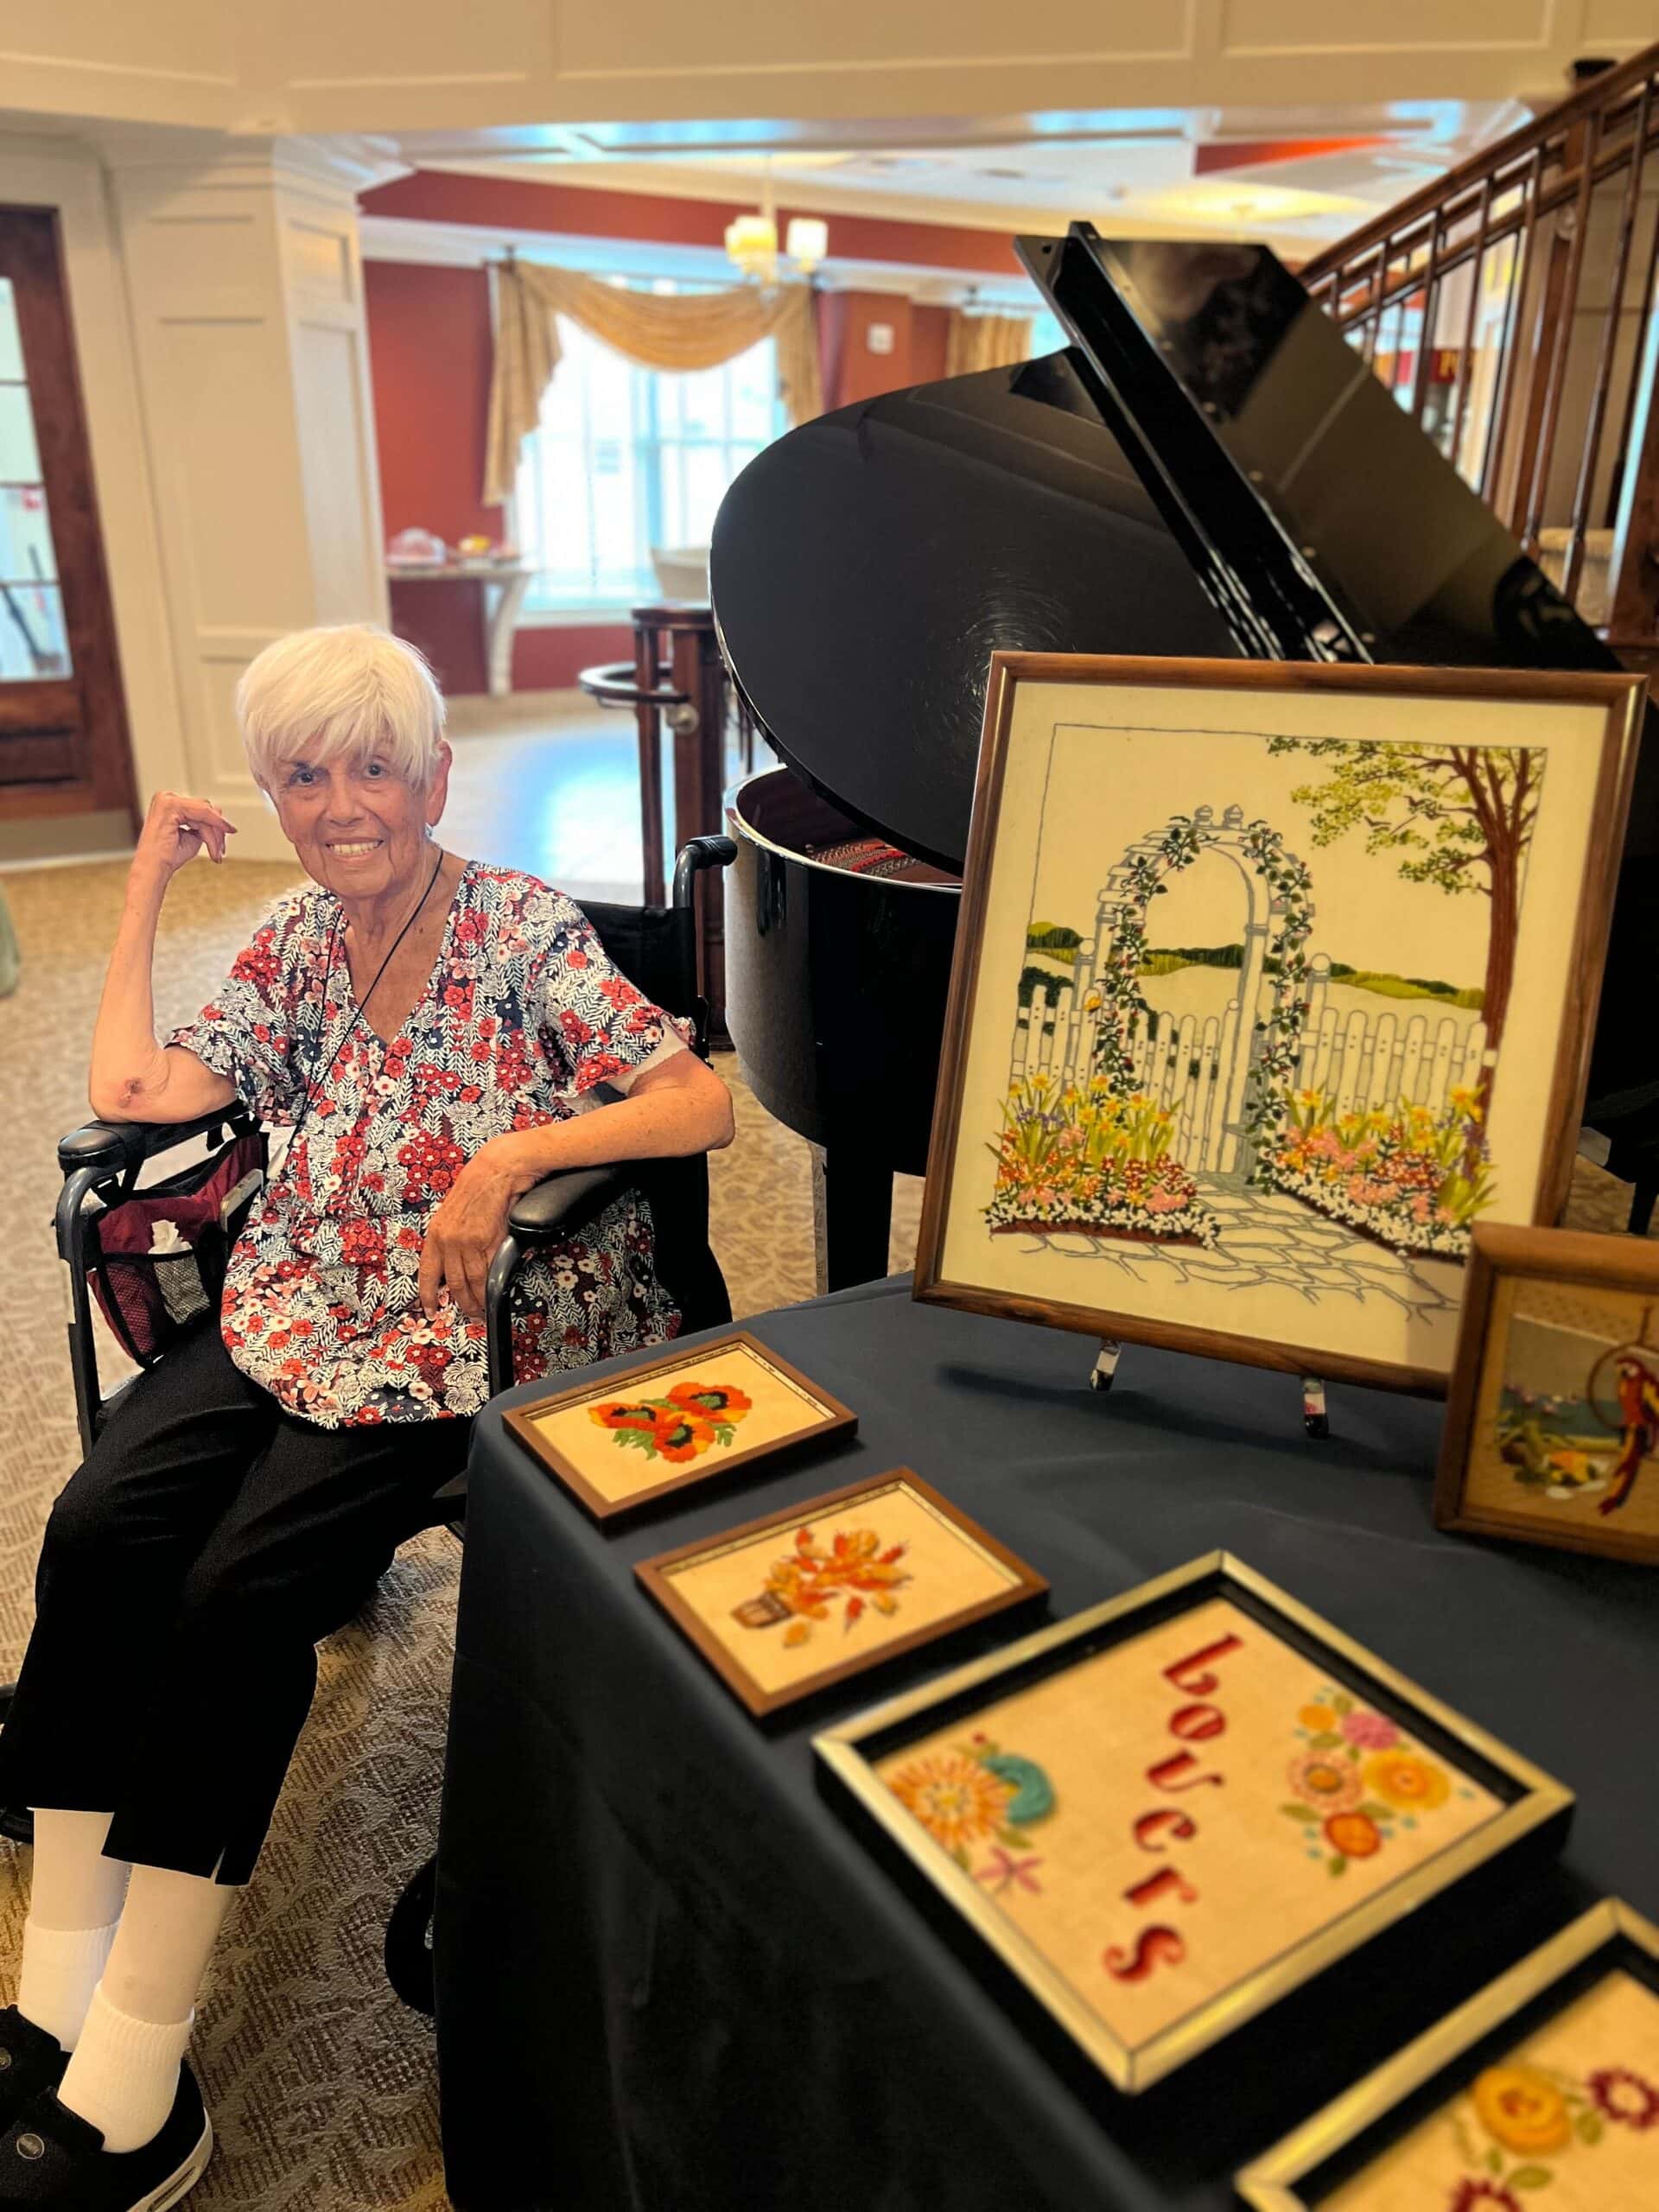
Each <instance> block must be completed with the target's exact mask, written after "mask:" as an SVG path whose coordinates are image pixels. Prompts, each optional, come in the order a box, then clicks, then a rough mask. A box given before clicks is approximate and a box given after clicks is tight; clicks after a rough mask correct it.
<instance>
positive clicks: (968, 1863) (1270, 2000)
mask: <svg viewBox="0 0 1659 2212" xmlns="http://www.w3.org/2000/svg"><path fill="white" fill-rule="evenodd" d="M817 1751H818V1754H819V1756H820V1758H823V1760H824V1762H825V1763H826V1764H827V1765H828V1766H829V1769H830V1770H832V1772H833V1773H834V1774H835V1775H836V1777H838V1778H839V1780H840V1781H841V1782H842V1783H844V1784H845V1785H846V1787H847V1788H848V1789H849V1790H851V1791H852V1793H853V1794H854V1796H855V1797H856V1798H857V1799H858V1800H859V1801H860V1802H861V1804H862V1805H863V1807H864V1808H866V1809H867V1810H868V1812H869V1813H870V1814H871V1815H873V1816H874V1820H875V1821H876V1822H877V1823H878V1824H879V1826H880V1828H881V1829H883V1830H885V1831H886V1833H887V1835H888V1836H889V1837H891V1838H892V1839H893V1841H894V1842H895V1843H896V1844H897V1845H898V1847H899V1849H900V1851H901V1852H902V1853H904V1855H905V1858H906V1859H908V1860H909V1861H910V1862H911V1863H912V1866H914V1867H916V1868H918V1869H919V1870H920V1872H921V1873H922V1874H923V1875H925V1877H926V1878H927V1880H928V1881H929V1882H930V1883H931V1885H932V1886H933V1888H934V1889H935V1890H936V1891H939V1892H940V1893H942V1894H943V1896H944V1898H945V1899H946V1901H947V1902H948V1904H950V1905H951V1906H952V1907H953V1908H954V1909H955V1910H956V1912H957V1914H959V1915H960V1916H961V1918H962V1920H963V1923H966V1929H965V1931H964V1940H967V1941H969V1942H971V1940H972V1939H973V1938H977V1939H978V1940H979V1941H980V1942H982V1943H983V1944H984V1945H985V1946H988V1948H989V1950H990V1951H991V1952H992V1953H994V1954H995V1955H996V1956H997V1957H998V1958H1000V1959H1001V1961H1002V1962H1003V1964H1004V1965H1005V1966H1006V1967H1009V1968H1011V1969H1012V1971H1013V1973H1014V1974H1015V1975H1016V1976H1017V1977H1018V1979H1019V1980H1020V1981H1021V1982H1023V1983H1024V1984H1025V1986H1026V1987H1027V1989H1028V1990H1029V1991H1031V1992H1032V1993H1033V1994H1034V1995H1035V1996H1036V1997H1037V1999H1039V2001H1040V2002H1041V2003H1042V2004H1043V2005H1044V2006H1045V2007H1046V2010H1047V2011H1048V2012H1049V2013H1050V2014H1051V2016H1052V2018H1054V2020H1055V2021H1056V2022H1057V2023H1058V2025H1059V2027H1060V2028H1061V2029H1062V2030H1063V2031H1065V2033H1067V2034H1068V2035H1070V2036H1071V2037H1072V2039H1073V2040H1074V2041H1075V2042H1076V2043H1077V2044H1079V2045H1081V2047H1082V2048H1083V2050H1084V2051H1085V2052H1086V2053H1087V2054H1088V2055H1089V2056H1090V2057H1091V2058H1092V2059H1093V2060H1094V2061H1095V2063H1096V2064H1097V2065H1098V2066H1099V2067H1100V2068H1101V2069H1102V2070H1103V2072H1104V2073H1105V2074H1106V2075H1107V2076H1108V2077H1109V2079H1110V2080H1111V2081H1112V2082H1114V2083H1116V2086H1117V2087H1118V2088H1120V2089H1122V2090H1126V2091H1128V2092H1129V2093H1130V2094H1135V2093H1136V2092H1138V2091H1140V2090H1142V2089H1145V2088H1149V2087H1150V2086H1151V2084H1152V2083H1153V2082H1157V2081H1159V2080H1160V2079H1162V2077H1163V2076H1164V2075H1167V2074H1169V2073H1171V2072H1173V2070H1174V2069H1176V2068H1177V2067H1179V2066H1181V2065H1184V2064H1185V2063H1186V2062H1187V2061H1188V2060H1189V2059H1191V2058H1193V2057H1195V2056H1197V2055H1198V2053H1199V2052H1200V2051H1202V2050H1206V2049H1208V2047H1209V2046H1210V2045H1211V2044H1214V2043H1216V2042H1217V2041H1218V2040H1219V2039H1220V2038H1221V2037H1223V2036H1224V2035H1226V2034H1228V2033H1230V2031H1232V2030H1233V2029H1234V2028H1236V2027H1240V2026H1242V2025H1243V2024H1244V2022H1245V2021H1247V2020H1249V2019H1252V2018H1255V2015H1256V2014H1258V2013H1259V2012H1263V2011H1264V2010H1265V2009H1266V2008H1267V2007H1268V2005H1272V2004H1274V2003H1275V2002H1277V2001H1278V1999H1281V1998H1282V1997H1285V1996H1287V1995H1288V1994H1289V1993H1290V1992H1291V1991H1292V1990H1294V1989H1295V1988H1298V1987H1300V1985H1301V1984H1302V1983H1304V1982H1306V1981H1307V1980H1309V1979H1311V1977H1312V1976H1313V1975H1314V1974H1318V1973H1320V1972H1321V1971H1323V1970H1324V1969H1325V1967H1330V1966H1332V1965H1334V1964H1335V1963H1336V1962H1337V1961H1339V1960H1344V1959H1346V1958H1347V1957H1349V1956H1350V1955H1351V1954H1352V1953H1354V1952H1356V1951H1357V1950H1358V1949H1359V1948H1360V1947H1361V1946H1362V1945H1363V1944H1364V1943H1366V1942H1369V1941H1370V1939H1371V1938H1372V1937H1374V1936H1381V1935H1382V1934H1383V1931H1384V1930H1385V1929H1388V1928H1389V1926H1390V1925H1391V1924H1392V1923H1394V1922H1395V1921H1396V1920H1400V1919H1402V1918H1403V1917H1404V1916H1407V1915H1408V1914H1409V1913H1412V1912H1414V1911H1416V1910H1419V1909H1421V1907H1423V1906H1424V1905H1425V1904H1427V1902H1428V1901H1429V1900H1430V1899H1431V1898H1433V1897H1436V1896H1438V1895H1439V1894H1440V1892H1442V1891H1446V1890H1449V1889H1450V1888H1451V1887H1452V1885H1454V1884H1456V1883H1458V1882H1459V1881H1460V1880H1462V1879H1463V1878H1465V1876H1466V1875H1469V1874H1471V1873H1472V1872H1474V1871H1475V1870H1476V1869H1477V1868H1478V1867H1481V1866H1485V1865H1486V1864H1487V1863H1488V1862H1489V1861H1491V1860H1493V1859H1497V1857H1498V1856H1499V1855H1500V1854H1502V1853H1506V1852H1508V1851H1510V1849H1512V1848H1513V1847H1516V1846H1518V1845H1520V1844H1521V1843H1522V1842H1523V1841H1531V1842H1533V1843H1535V1844H1536V1845H1538V1846H1540V1847H1541V1846H1543V1845H1544V1844H1546V1843H1549V1842H1553V1841H1557V1840H1559V1833H1560V1831H1563V1830H1564V1829H1565V1827H1566V1824H1567V1814H1568V1811H1569V1808H1570V1807H1571V1804H1572V1802H1573V1801H1572V1798H1571V1796H1570V1795H1569V1794H1568V1793H1567V1791H1566V1790H1565V1789H1562V1788H1561V1787H1560V1785H1559V1784H1558V1783H1554V1782H1552V1781H1551V1780H1550V1779H1549V1777H1548V1776H1547V1775H1544V1774H1542V1773H1541V1772H1540V1771H1539V1770H1537V1769H1536V1768H1535V1767H1533V1766H1531V1765H1529V1764H1528V1763H1527V1762H1526V1761H1525V1760H1523V1759H1521V1758H1517V1757H1516V1754H1515V1753H1514V1752H1512V1751H1508V1750H1507V1749H1505V1747H1504V1746H1503V1745H1502V1744H1500V1743H1498V1742H1497V1741H1496V1739H1495V1738H1492V1737H1491V1736H1488V1735H1487V1734H1485V1733H1484V1731H1482V1730H1480V1729H1478V1728H1477V1727H1476V1726H1474V1725H1473V1724H1472V1723H1471V1722H1470V1721H1467V1720H1465V1719H1463V1718H1462V1717H1461V1716H1460V1715H1459V1714H1458V1713H1454V1712H1452V1710H1451V1708H1450V1707H1446V1706H1444V1705H1442V1704H1440V1702H1439V1701H1438V1700H1436V1699H1434V1698H1432V1697H1430V1696H1429V1695H1428V1694H1427V1692H1426V1691H1423V1690H1421V1689H1419V1688H1417V1687H1416V1686H1415V1684H1414V1683H1412V1682H1410V1681H1407V1680H1406V1679H1405V1677H1404V1676H1402V1675H1398V1674H1396V1673H1395V1671H1394V1670H1393V1669H1391V1668H1389V1667H1388V1666H1386V1665H1385V1664H1384V1663H1383V1662H1382V1661H1381V1660H1380V1659H1377V1658H1375V1657H1373V1656H1371V1655H1370V1653H1368V1652H1366V1651H1365V1650H1363V1649H1362V1648H1361V1647H1360V1646H1359V1645H1358V1644H1357V1643H1353V1642H1352V1641H1351V1639H1350V1638H1349V1637H1345V1636H1344V1635H1343V1634H1342V1633H1341V1631H1340V1630H1338V1629H1335V1628H1333V1627H1332V1626H1331V1624H1329V1623H1328V1622H1325V1621H1323V1620H1321V1619H1320V1618H1319V1616H1318V1615H1317V1614H1316V1613H1313V1612H1311V1611H1309V1610H1308V1609H1307V1608H1306V1606H1304V1605H1300V1604H1299V1603H1298V1602H1297V1601H1296V1599H1294V1598H1292V1597H1290V1596H1289V1595H1288V1594H1287V1592H1284V1591H1282V1590H1280V1589H1277V1588H1275V1586H1274V1585H1273V1584H1272V1583H1271V1582H1268V1581H1267V1580H1265V1579H1264V1578H1263V1577H1262V1576H1261V1575H1259V1574H1257V1573H1255V1572H1254V1571H1253V1570H1252V1569H1251V1568H1249V1567H1246V1566H1245V1565H1243V1562H1242V1561H1240V1560H1236V1559H1233V1558H1231V1557H1230V1555H1229V1554H1226V1553H1224V1552H1217V1553H1212V1554H1210V1555H1208V1556H1207V1557H1205V1558H1204V1559H1200V1560H1195V1561H1193V1562H1192V1565H1190V1566H1188V1567H1181V1568H1179V1569H1177V1570H1176V1571H1175V1572H1173V1573H1170V1574H1166V1575H1163V1576H1161V1577H1160V1579H1159V1580H1156V1581H1154V1582H1148V1583H1147V1584H1144V1585H1143V1586H1141V1588H1140V1589H1138V1590H1132V1591H1130V1592H1128V1594H1127V1595H1126V1596H1124V1597H1122V1598H1116V1599H1112V1600H1110V1601H1109V1603H1108V1604H1106V1605H1097V1606H1095V1607H1093V1608H1092V1609H1091V1610H1090V1611H1087V1612H1083V1613H1078V1614H1077V1615H1075V1616H1074V1617H1073V1618H1071V1620H1068V1621H1064V1622H1062V1623H1060V1624H1059V1625H1058V1626H1057V1627H1054V1628H1050V1629H1045V1630H1041V1631H1040V1632H1039V1634H1037V1635H1035V1636H1032V1637H1027V1638H1026V1640H1025V1641H1024V1642H1023V1643H1015V1644H1013V1645H1011V1646H1009V1647H1008V1649H1006V1650H1004V1651H1001V1652H998V1653H996V1654H995V1655H994V1656H992V1657H990V1658H988V1659H984V1660H982V1661H980V1662H977V1663H976V1664H975V1665H972V1666H969V1667H965V1668H963V1669H960V1670H959V1671H958V1672H957V1673H955V1674H951V1675H945V1676H944V1677H943V1678H941V1679H939V1680H938V1681H933V1682H931V1683H929V1684H928V1685H927V1686H926V1687H925V1688H923V1689H920V1690H918V1691H916V1692H915V1693H914V1694H912V1695H910V1696H907V1697H903V1698H899V1699H897V1700H894V1701H893V1703H892V1704H890V1705H886V1706H882V1707H879V1708H878V1709H877V1710H875V1711H874V1712H873V1713H865V1714H863V1715H862V1716H861V1717H860V1718H858V1719H854V1720H850V1721H848V1722H847V1723H846V1724H845V1725H843V1726H840V1727H836V1728H831V1729H829V1731H828V1732H826V1733H824V1734H823V1735H821V1736H820V1737H818V1738H817Z"/></svg>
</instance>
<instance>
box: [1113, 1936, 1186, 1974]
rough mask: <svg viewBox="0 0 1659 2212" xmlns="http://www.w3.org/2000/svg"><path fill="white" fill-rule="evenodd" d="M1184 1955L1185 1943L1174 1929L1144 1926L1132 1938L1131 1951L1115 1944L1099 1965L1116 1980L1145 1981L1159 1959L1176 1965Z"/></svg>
mask: <svg viewBox="0 0 1659 2212" xmlns="http://www.w3.org/2000/svg"><path fill="white" fill-rule="evenodd" d="M1185 1956H1186V1946H1185V1943H1183V1942H1182V1941H1181V1939H1180V1937H1179V1936H1178V1935H1177V1934H1176V1933H1175V1930H1174V1929H1173V1928H1161V1927H1160V1928H1143V1929H1141V1933H1140V1934H1139V1935H1138V1936H1136V1937H1135V1949H1134V1951H1133V1952H1132V1953H1131V1952H1128V1951H1126V1950H1125V1949H1124V1948H1123V1947H1122V1944H1121V1943H1114V1944H1113V1945H1112V1947H1111V1948H1110V1950H1109V1951H1108V1952H1106V1953H1105V1954H1104V1955H1103V1958H1102V1960H1101V1964H1102V1965H1103V1967H1105V1969H1106V1971H1107V1973H1108V1974H1110V1975H1112V1976H1113V1978H1114V1979H1115V1980H1118V1981H1144V1980H1146V1978H1147V1975H1148V1974H1150V1973H1151V1972H1152V1970H1153V1968H1154V1967H1155V1966H1156V1965H1157V1963H1158V1961H1159V1960H1160V1959H1167V1961H1169V1963H1170V1965H1171V1966H1173V1967H1178V1966H1179V1964H1180V1963H1181V1961H1182V1960H1183V1959H1184V1958H1185Z"/></svg>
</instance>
